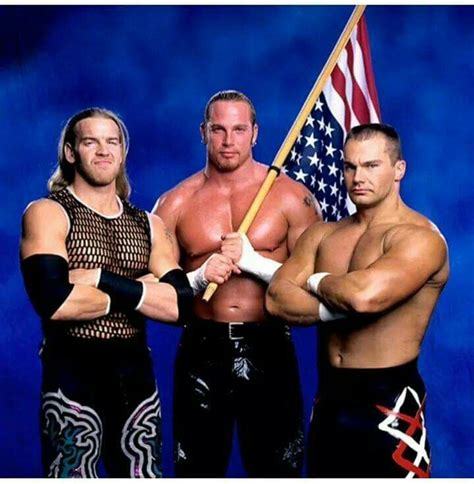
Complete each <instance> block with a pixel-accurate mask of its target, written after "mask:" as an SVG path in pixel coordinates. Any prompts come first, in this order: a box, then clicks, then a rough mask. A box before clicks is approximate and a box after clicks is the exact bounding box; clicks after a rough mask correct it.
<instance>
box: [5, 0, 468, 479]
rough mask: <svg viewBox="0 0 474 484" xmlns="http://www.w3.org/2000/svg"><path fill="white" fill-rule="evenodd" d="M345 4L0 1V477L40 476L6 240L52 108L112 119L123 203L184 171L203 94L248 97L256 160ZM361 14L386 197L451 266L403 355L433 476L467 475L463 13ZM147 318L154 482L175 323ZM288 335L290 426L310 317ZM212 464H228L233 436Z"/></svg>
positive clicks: (41, 164) (306, 380) (54, 136)
mask: <svg viewBox="0 0 474 484" xmlns="http://www.w3.org/2000/svg"><path fill="white" fill-rule="evenodd" d="M351 12H352V7H351V6H333V7H329V6H298V7H296V6H295V7H292V6H291V7H290V6H271V7H270V6H269V7H263V6H246V7H237V6H202V7H190V6H141V7H132V6H103V7H92V6H90V7H89V6H70V7H66V6H41V7H36V6H9V7H7V6H2V7H0V113H1V118H0V119H1V129H0V147H1V148H0V173H1V176H0V186H1V192H0V193H1V195H2V208H1V217H0V221H1V263H2V269H3V270H2V271H1V275H0V283H1V291H0V321H1V330H0V354H1V355H2V356H1V359H0V385H1V386H0V388H1V393H0V395H1V396H0V477H38V476H40V475H41V465H40V446H39V441H40V437H39V424H38V415H39V388H40V378H41V371H40V370H41V367H40V361H39V358H38V347H39V344H40V341H41V331H40V323H39V319H38V317H37V316H36V314H35V313H34V312H33V309H32V307H31V305H30V303H29V301H28V299H27V297H26V293H25V291H24V288H23V283H22V279H21V276H20V272H19V263H18V243H19V237H20V221H21V215H22V212H23V210H24V208H25V207H26V205H27V204H28V203H29V202H30V201H31V200H34V199H37V198H40V197H42V196H44V195H45V194H46V181H47V179H48V177H49V175H50V174H51V172H52V170H53V168H54V165H55V162H56V145H57V141H58V138H59V132H60V130H61V128H62V126H63V124H64V122H65V121H66V119H67V118H68V117H69V116H70V115H72V114H73V113H75V112H76V111H78V110H81V109H83V108H85V107H88V106H103V107H106V108H109V109H112V110H114V111H116V112H118V113H119V114H120V115H121V116H122V117H123V119H124V120H125V122H126V124H127V126H128V128H129V131H130V135H131V149H130V153H129V158H128V171H129V175H130V178H131V182H132V188H133V193H132V196H131V201H132V202H133V203H134V204H136V205H138V206H139V207H142V208H146V209H148V210H151V208H152V207H153V205H154V203H155V200H156V199H157V197H158V196H159V195H160V194H162V193H163V192H164V191H166V190H168V189H170V188H171V187H173V186H174V185H175V184H176V183H178V182H179V181H180V180H182V179H183V178H185V177H187V176H189V175H191V174H192V173H194V172H195V171H197V170H199V169H201V168H202V166H203V163H204V156H205V152H204V147H203V145H202V144H201V143H200V137H199V130H198V128H199V123H200V122H201V120H202V112H203V109H204V105H205V103H206V101H207V100H208V98H209V97H210V96H211V95H212V94H213V93H215V92H216V91H218V90H222V89H237V90H240V91H243V92H244V93H246V94H247V95H248V96H249V97H250V98H251V99H252V100H253V102H254V104H255V106H256V109H257V116H258V122H259V125H260V135H259V141H258V145H257V146H256V148H255V150H254V155H255V157H256V159H257V160H259V161H262V162H265V163H268V164H270V163H271V161H272V160H273V157H274V155H275V154H276V152H277V150H278V148H279V147H280V144H281V143H282V141H283V139H284V137H285V136H286V133H287V132H288V130H289V128H290V126H291V124H292V123H293V120H294V119H295V117H296V115H297V113H298V112H299V110H300V108H301V106H302V104H303V102H304V100H305V99H306V96H307V94H308V92H309V91H310V89H311V87H312V85H313V83H314V81H315V79H316V78H317V76H318V74H319V72H320V70H321V69H322V67H323V65H324V63H325V62H326V59H327V58H328V56H329V54H330V52H331V50H332V48H333V46H334V45H335V43H336V41H337V39H338V37H339V35H340V33H341V32H342V30H343V27H344V25H345V23H346V21H347V19H348V18H349V16H350V14H351ZM366 18H367V23H368V30H369V37H370V43H371V50H372V63H373V68H374V72H375V79H376V84H377V89H378V95H379V100H380V105H381V110H382V119H383V121H385V122H388V123H390V124H392V125H394V126H395V127H396V128H397V129H398V130H399V132H400V134H401V138H402V142H403V150H404V155H405V158H406V159H407V163H408V167H407V174H406V176H405V179H404V181H403V183H402V196H403V198H404V200H405V201H406V202H407V203H408V205H410V206H411V207H412V208H414V209H416V210H418V211H420V212H422V213H423V214H425V215H426V216H428V217H429V218H430V219H431V220H433V221H434V222H435V223H436V224H437V225H438V226H439V227H440V229H441V230H442V232H443V233H444V234H445V236H446V238H447V240H448V243H449V248H450V257H451V277H450V280H449V282H448V285H447V287H446V288H445V290H444V293H443V294H442V296H441V299H440V301H439V304H438V306H437V309H436V311H435V313H434V315H433V318H432V323H431V326H430V327H429V330H428V332H427V335H426V338H425V341H424V343H423V348H422V353H421V358H420V370H421V373H422V375H423V376H424V379H425V382H426V385H427V389H428V404H427V420H428V429H429V437H430V440H431V445H432V458H433V476H434V477H473V476H474V462H473V460H472V456H473V455H474V437H473V433H474V419H473V417H472V405H473V398H472V397H473V388H474V382H473V379H474V378H473V374H474V373H473V368H474V363H473V354H474V349H473V333H474V330H473V325H472V317H471V314H472V309H471V308H472V307H473V290H474V287H473V283H472V274H473V269H474V268H473V263H472V262H473V258H472V256H471V252H472V250H473V247H474V236H473V230H472V228H473V226H474V224H473V221H474V220H473V215H472V213H473V212H472V210H471V207H472V205H473V203H474V191H473V189H472V187H471V183H472V178H473V174H474V170H473V163H474V162H473V159H472V156H473V153H474V136H473V130H472V119H473V108H472V105H473V94H472V91H473V85H474V76H473V60H474V58H473V57H474V54H473V51H472V46H473V45H474V30H473V25H474V8H473V7H470V6H466V7H461V6H452V7H446V6H423V7H408V6H391V7H384V6H369V7H368V8H367V10H366ZM45 223H47V221H46V220H45ZM148 328H149V344H150V346H151V348H152V352H153V356H154V361H155V367H156V374H157V378H158V384H159V388H160V392H161V401H162V413H163V438H164V473H165V476H166V477H171V476H172V475H173V467H172V438H171V419H172V414H171V403H172V374H173V362H174V357H175V352H176V348H177V344H178V340H179V336H180V333H181V329H179V328H177V327H173V326H170V325H164V324H160V323H155V322H150V323H149V326H148ZM293 335H294V339H295V343H296V346H297V352H298V357H299V362H300V372H301V378H302V383H303V391H304V398H305V411H306V417H307V422H306V423H308V420H309V414H310V409H311V403H312V399H313V397H314V394H315V391H316V388H317V376H316V368H315V365H316V346H315V339H316V329H315V328H314V327H313V328H299V329H294V330H293ZM283 397H284V396H283ZM203 437H204V436H203ZM341 465H342V463H341ZM228 476H229V477H242V476H245V473H244V471H243V469H242V465H241V462H240V457H239V452H238V449H237V448H236V446H234V450H233V454H232V458H231V463H230V467H229V471H228Z"/></svg>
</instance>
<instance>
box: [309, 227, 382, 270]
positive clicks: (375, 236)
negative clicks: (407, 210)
mask: <svg viewBox="0 0 474 484" xmlns="http://www.w3.org/2000/svg"><path fill="white" fill-rule="evenodd" d="M386 231H387V227H385V226H384V227H376V228H373V229H368V230H365V231H362V230H360V229H359V228H358V227H349V228H345V229H343V230H336V231H335V232H333V233H332V234H330V235H329V236H327V237H326V238H325V239H324V240H323V241H322V242H321V244H320V246H319V250H318V253H317V256H316V270H318V271H328V272H333V273H336V274H338V273H339V274H344V273H347V272H350V271H355V270H360V269H365V268H367V267H368V266H369V265H371V264H372V263H373V262H375V261H376V260H377V259H379V258H380V257H381V256H382V254H383V242H384V236H385V234H386Z"/></svg>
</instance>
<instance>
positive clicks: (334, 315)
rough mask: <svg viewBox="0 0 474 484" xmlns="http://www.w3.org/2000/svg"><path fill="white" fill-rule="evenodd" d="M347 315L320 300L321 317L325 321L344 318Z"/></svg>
mask: <svg viewBox="0 0 474 484" xmlns="http://www.w3.org/2000/svg"><path fill="white" fill-rule="evenodd" d="M345 317H346V315H345V314H342V313H338V312H336V311H333V310H332V309H329V308H327V307H326V306H325V305H324V304H323V303H322V302H321V301H320V302H319V319H320V320H321V321H323V322H326V321H334V320H335V319H343V318H345Z"/></svg>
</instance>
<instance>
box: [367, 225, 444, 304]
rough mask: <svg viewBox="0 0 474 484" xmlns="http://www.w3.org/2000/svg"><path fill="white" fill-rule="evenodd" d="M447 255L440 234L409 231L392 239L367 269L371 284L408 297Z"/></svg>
mask: <svg viewBox="0 0 474 484" xmlns="http://www.w3.org/2000/svg"><path fill="white" fill-rule="evenodd" d="M446 257H447V251H446V245H445V243H444V242H443V241H442V240H441V238H440V237H439V236H437V235H436V234H433V233H427V232H423V231H422V232H412V233H411V234H409V235H405V236H403V237H400V238H399V240H397V241H396V242H394V243H393V244H392V245H391V247H390V248H389V249H388V250H387V252H386V253H385V254H384V255H383V256H382V257H380V258H379V259H378V260H376V261H375V262H374V263H372V264H371V265H370V266H369V267H368V268H367V269H366V272H367V276H368V277H369V280H370V281H372V283H373V284H374V285H375V284H377V285H379V286H380V287H382V288H383V287H387V288H391V290H393V291H394V293H400V297H403V296H404V295H406V296H409V295H411V294H413V293H414V292H416V291H417V290H419V289H420V288H421V287H422V286H423V285H424V284H426V283H427V281H428V280H429V279H430V278H431V277H432V276H433V275H434V274H436V273H437V272H438V271H439V270H440V269H441V268H442V267H443V265H444V263H445V261H446ZM362 272H364V271H362Z"/></svg>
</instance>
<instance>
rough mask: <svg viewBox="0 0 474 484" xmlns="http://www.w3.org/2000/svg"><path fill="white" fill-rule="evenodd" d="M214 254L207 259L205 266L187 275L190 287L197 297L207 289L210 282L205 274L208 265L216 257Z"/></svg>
mask: <svg viewBox="0 0 474 484" xmlns="http://www.w3.org/2000/svg"><path fill="white" fill-rule="evenodd" d="M215 255H216V254H212V255H211V256H210V257H208V258H207V259H206V261H205V262H204V264H202V265H201V266H199V267H198V268H197V269H196V270H194V271H191V272H188V273H186V277H187V278H188V281H189V284H190V286H191V287H192V288H193V294H194V295H196V294H198V293H199V292H201V291H204V289H206V287H207V285H208V284H209V281H208V280H207V279H206V276H205V275H204V273H205V272H206V267H207V263H208V262H209V261H210V260H211V259H212V258H213V257H214V256H215Z"/></svg>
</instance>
